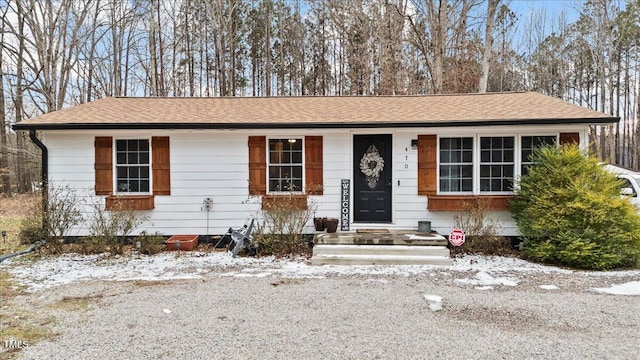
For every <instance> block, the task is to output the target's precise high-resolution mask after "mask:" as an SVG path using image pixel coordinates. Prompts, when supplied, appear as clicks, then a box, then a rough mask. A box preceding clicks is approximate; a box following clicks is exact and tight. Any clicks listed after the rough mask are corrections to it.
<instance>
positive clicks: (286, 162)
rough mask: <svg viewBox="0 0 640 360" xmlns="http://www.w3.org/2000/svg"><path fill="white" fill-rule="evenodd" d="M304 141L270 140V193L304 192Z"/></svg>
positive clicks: (293, 139) (291, 139)
mask: <svg viewBox="0 0 640 360" xmlns="http://www.w3.org/2000/svg"><path fill="white" fill-rule="evenodd" d="M302 147H303V144H302V139H301V138H290V139H269V155H268V157H267V158H268V164H267V166H268V176H269V192H302V191H304V189H303V185H302V184H303V178H302V173H303V169H304V164H303V158H304V157H303V153H302Z"/></svg>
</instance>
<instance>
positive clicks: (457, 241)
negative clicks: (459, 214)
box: [449, 229, 464, 246]
mask: <svg viewBox="0 0 640 360" xmlns="http://www.w3.org/2000/svg"><path fill="white" fill-rule="evenodd" d="M449 242H450V243H451V245H453V246H460V245H462V244H464V232H462V230H459V229H455V230H453V231H452V232H451V234H449Z"/></svg>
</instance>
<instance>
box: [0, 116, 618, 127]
mask: <svg viewBox="0 0 640 360" xmlns="http://www.w3.org/2000/svg"><path fill="white" fill-rule="evenodd" d="M619 121H620V118H619V117H601V118H570V119H498V120H475V121H429V122H402V121H376V122H300V123H294V122H291V123H273V122H270V123H240V122H237V123H236V122H230V123H186V122H185V123H183V122H181V123H54V124H43V123H38V124H29V123H18V124H14V125H13V126H12V128H13V129H14V130H174V129H175V130H196V129H198V130H199V129H211V130H265V129H380V128H434V127H472V126H519V125H520V126H521V125H577V124H583V125H601V124H613V123H617V122H619Z"/></svg>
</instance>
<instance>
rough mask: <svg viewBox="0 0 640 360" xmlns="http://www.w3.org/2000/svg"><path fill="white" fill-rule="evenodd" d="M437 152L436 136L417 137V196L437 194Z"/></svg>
mask: <svg viewBox="0 0 640 360" xmlns="http://www.w3.org/2000/svg"><path fill="white" fill-rule="evenodd" d="M437 151H438V137H437V136H436V135H418V195H435V194H436V192H437V189H438V187H437V186H436V184H437V183H436V181H437V180H438V179H437V174H438V172H437V167H436V166H437V156H436V152H437Z"/></svg>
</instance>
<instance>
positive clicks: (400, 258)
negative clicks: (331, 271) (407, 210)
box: [311, 255, 453, 266]
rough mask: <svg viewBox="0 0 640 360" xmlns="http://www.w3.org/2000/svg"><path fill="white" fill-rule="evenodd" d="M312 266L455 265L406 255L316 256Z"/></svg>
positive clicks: (433, 257) (446, 261) (425, 257)
mask: <svg viewBox="0 0 640 360" xmlns="http://www.w3.org/2000/svg"><path fill="white" fill-rule="evenodd" d="M311 264H312V265H441V266H450V265H453V260H452V259H451V258H445V257H442V256H404V255H317V256H316V255H314V256H313V257H312V258H311Z"/></svg>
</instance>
